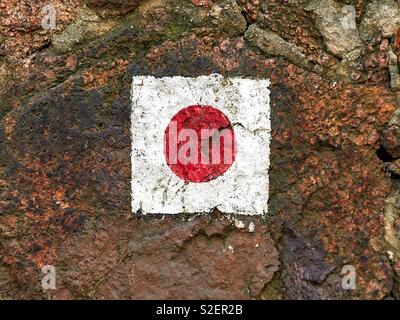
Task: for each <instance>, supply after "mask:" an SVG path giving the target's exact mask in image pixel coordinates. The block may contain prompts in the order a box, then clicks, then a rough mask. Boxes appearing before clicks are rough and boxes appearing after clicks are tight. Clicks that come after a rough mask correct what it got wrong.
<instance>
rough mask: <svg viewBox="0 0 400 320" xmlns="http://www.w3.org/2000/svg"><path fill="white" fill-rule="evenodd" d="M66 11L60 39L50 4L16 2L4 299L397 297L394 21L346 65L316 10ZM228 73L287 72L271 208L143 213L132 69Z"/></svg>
mask: <svg viewBox="0 0 400 320" xmlns="http://www.w3.org/2000/svg"><path fill="white" fill-rule="evenodd" d="M313 2H315V1H313ZM375 2H376V1H367V0H354V1H333V0H332V1H329V3H331V5H332V7H331V8H329V9H331V10H336V9H335V8H340V6H343V5H345V4H349V3H350V4H351V5H353V6H354V7H355V9H356V21H357V23H358V24H359V25H361V26H363V25H364V24H365V23H366V22H365V20H363V19H364V17H365V16H367V17H369V15H368V13H366V10H367V11H368V8H369V7H370V6H373V5H374V3H375ZM393 2H394V1H393ZM53 3H54V4H55V5H56V9H57V27H56V29H55V30H42V29H41V19H42V16H41V8H42V5H43V4H42V3H41V2H38V1H30V0H24V1H15V0H4V1H2V2H1V4H0V299H21V298H31V299H92V298H93V299H101V298H111V299H121V298H127V299H131V298H143V299H151V298H177V299H184V298H221V299H224V298H240V299H250V298H258V299H287V298H295V299H319V298H323V299H333V298H350V299H364V298H366V299H383V298H387V297H395V298H399V296H400V293H399V292H400V287H399V283H400V281H399V274H400V271H399V269H400V268H399V260H400V248H399V247H398V243H399V234H400V229H399V226H400V214H399V212H400V211H399V210H400V209H399V208H400V205H399V203H400V196H399V193H400V192H399V190H400V189H399V188H400V184H399V183H398V174H397V173H396V160H397V159H400V121H398V112H397V113H395V110H396V109H397V108H398V107H399V105H398V104H399V92H397V91H396V86H393V85H391V79H392V78H393V76H392V77H391V76H390V72H389V64H390V65H391V72H392V73H393V74H395V73H396V72H397V71H396V68H393V65H394V63H393V57H391V58H390V59H389V52H390V51H391V52H392V53H393V54H394V55H396V56H397V57H399V54H400V31H398V30H397V31H396V32H395V33H394V34H388V32H387V30H384V26H387V25H389V24H391V22H390V21H387V20H386V19H387V18H386V17H385V16H379V17H376V16H374V19H378V20H379V21H378V23H374V26H376V28H377V30H378V31H379V32H378V33H376V32H374V34H373V35H372V34H370V33H369V32H368V34H367V35H366V34H363V32H362V28H359V29H360V39H363V40H360V41H362V42H361V44H362V46H363V50H362V52H361V53H360V54H359V55H357V56H356V57H355V58H354V59H353V60H352V63H351V64H348V63H344V64H343V63H342V62H343V61H342V60H341V58H342V53H347V51H348V50H347V49H346V48H348V47H347V46H346V45H344V46H342V45H343V43H340V44H339V43H337V44H336V45H340V47H339V48H340V50H338V51H335V50H336V49H332V48H334V44H335V39H334V38H329V39H328V36H327V34H326V33H325V32H323V29H322V28H321V25H319V22H317V20H316V19H321V18H318V17H316V16H315V14H316V12H312V11H309V10H305V8H307V7H308V8H309V6H310V1H306V0H298V1H263V0H257V1H256V0H250V1H242V0H240V1H234V0H174V1H172V0H167V1H160V0H142V1H124V2H123V4H122V2H121V1H115V0H102V1H82V0H74V1H71V0H68V1H67V0H56V1H54V2H53ZM394 5H397V4H394ZM327 6H328V5H327ZM332 8H333V9H332ZM321 14H322V13H321ZM324 14H325V13H324ZM320 17H324V15H321V16H320ZM395 18H396V17H395ZM318 21H319V20H318ZM363 21H364V22H363ZM363 23H364V24H363ZM254 24H255V25H254ZM250 25H253V26H250ZM249 26H250V27H249ZM252 28H257V29H252ZM374 28H375V27H374ZM251 30H253V31H254V30H257V32H255V33H253V34H252V37H249V36H248V35H249V32H251ZM368 30H369V29H368ZM265 34H267V35H269V37H268V39H269V41H272V42H273V43H271V44H268V46H267V47H265V46H262V45H259V44H260V43H261V44H262V41H263V39H260V37H263V35H265ZM245 35H246V36H245ZM346 39H347V38H343V39H342V40H343V41H344V42H346V41H347V40H346ZM366 39H367V40H366ZM264 40H265V38H264ZM327 40H329V43H331V44H332V46H330V48H329V50H327V47H326V44H327V43H328V42H326V41H327ZM338 40H340V39H338ZM349 41H350V40H349ZM263 47H264V48H263ZM271 48H272V49H271ZM343 48H345V49H343ZM342 49H343V50H342ZM338 53H339V54H338ZM293 57H295V59H293ZM298 57H301V59H298ZM343 57H344V56H343ZM389 60H390V61H389ZM389 62H390V63H389ZM307 66H313V67H314V66H316V68H315V69H312V68H311V69H310V68H308V67H307ZM397 70H398V69H397ZM216 72H217V73H221V74H223V75H226V76H236V75H240V76H245V77H251V78H270V79H271V88H270V89H271V109H272V119H271V120H272V128H273V132H272V135H273V139H272V145H271V168H270V173H269V174H270V183H271V189H270V200H269V212H268V215H266V216H265V217H262V218H254V217H226V216H224V215H223V214H222V213H220V212H217V211H215V212H212V213H210V214H209V215H198V216H197V215H193V216H186V215H179V216H176V217H163V218H162V217H159V216H158V217H152V216H147V217H141V216H133V215H132V213H131V208H130V145H131V141H130V133H129V132H130V84H131V79H132V76H133V75H156V76H172V75H181V76H197V75H205V74H210V73H216ZM238 220H240V221H241V223H238ZM253 224H254V226H255V228H254V230H253V228H250V231H252V232H250V231H249V226H250V225H252V226H253ZM243 226H244V227H243ZM43 265H54V266H55V267H56V270H57V289H56V290H42V287H41V280H42V276H43V275H42V274H41V267H42V266H43ZM345 265H352V266H354V267H355V270H356V275H357V286H356V289H355V290H344V289H343V288H342V286H341V282H342V278H343V275H342V274H341V271H342V267H343V266H345Z"/></svg>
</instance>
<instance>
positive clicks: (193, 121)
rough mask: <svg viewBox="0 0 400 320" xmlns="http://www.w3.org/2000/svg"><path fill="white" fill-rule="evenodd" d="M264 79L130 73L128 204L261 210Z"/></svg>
mask: <svg viewBox="0 0 400 320" xmlns="http://www.w3.org/2000/svg"><path fill="white" fill-rule="evenodd" d="M268 86H269V80H252V79H242V78H224V77H222V76H221V75H217V74H213V75H210V76H200V77H197V78H188V77H179V76H177V77H164V78H156V77H153V76H135V77H134V78H133V84H132V117H131V133H132V153H131V161H132V210H133V212H134V213H137V212H140V213H142V214H179V213H209V212H211V211H212V210H213V209H214V208H217V209H218V210H220V211H221V212H224V213H228V214H244V215H262V214H265V213H266V212H267V210H268V187H269V178H268V169H269V164H270V160H269V156H270V140H271V123H270V104H269V93H270V92H269V89H268Z"/></svg>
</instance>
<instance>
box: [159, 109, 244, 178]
mask: <svg viewBox="0 0 400 320" xmlns="http://www.w3.org/2000/svg"><path fill="white" fill-rule="evenodd" d="M164 143H165V145H164V154H165V158H166V161H167V164H168V166H169V167H170V168H171V170H172V171H173V172H174V173H175V174H176V175H177V176H178V177H179V178H181V179H183V180H185V181H187V182H196V183H200V182H207V181H210V180H213V179H215V178H217V177H219V176H221V175H223V174H224V173H225V172H226V171H227V170H228V169H229V168H230V167H231V166H232V164H233V162H234V161H235V155H236V143H235V132H234V129H233V127H232V124H231V122H230V121H229V119H228V117H227V116H226V115H225V114H223V113H222V112H221V111H219V110H218V109H216V108H214V107H211V106H205V105H195V106H189V107H186V108H184V109H182V110H180V111H179V112H178V113H177V114H176V115H174V116H173V117H172V119H171V121H170V123H169V124H168V126H167V128H166V129H165V139H164Z"/></svg>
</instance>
